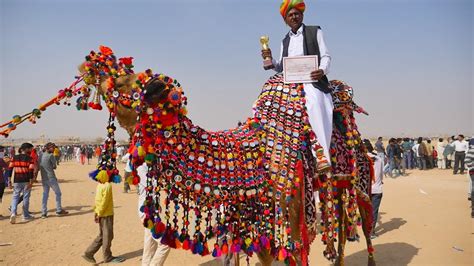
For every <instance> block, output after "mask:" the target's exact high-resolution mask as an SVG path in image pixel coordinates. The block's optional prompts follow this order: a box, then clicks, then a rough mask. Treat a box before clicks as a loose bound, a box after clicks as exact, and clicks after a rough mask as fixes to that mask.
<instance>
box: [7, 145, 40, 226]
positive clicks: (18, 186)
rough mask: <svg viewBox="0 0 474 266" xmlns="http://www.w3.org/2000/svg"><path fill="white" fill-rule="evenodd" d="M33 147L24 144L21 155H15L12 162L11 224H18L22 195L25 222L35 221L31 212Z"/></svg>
mask: <svg viewBox="0 0 474 266" xmlns="http://www.w3.org/2000/svg"><path fill="white" fill-rule="evenodd" d="M32 149H33V145H32V144H30V143H23V144H21V146H20V149H19V151H20V154H18V155H15V157H13V159H12V161H11V162H10V168H12V170H13V176H14V178H13V182H12V180H11V177H10V182H9V183H10V188H13V200H12V205H11V216H10V223H12V224H14V223H15V222H16V215H17V213H16V209H17V205H18V202H19V200H20V194H22V193H23V220H25V221H28V220H32V219H34V217H33V216H32V215H31V214H30V212H29V205H30V195H31V188H32V186H33V171H34V167H35V166H34V163H33V161H32V159H31V157H30V154H31V150H32Z"/></svg>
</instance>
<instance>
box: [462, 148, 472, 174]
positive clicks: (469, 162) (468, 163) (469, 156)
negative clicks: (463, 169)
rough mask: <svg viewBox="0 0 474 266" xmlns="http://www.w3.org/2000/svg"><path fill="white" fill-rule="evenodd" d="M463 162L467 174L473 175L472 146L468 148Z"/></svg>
mask: <svg viewBox="0 0 474 266" xmlns="http://www.w3.org/2000/svg"><path fill="white" fill-rule="evenodd" d="M464 162H465V163H466V166H467V168H468V169H469V174H474V145H471V146H470V147H469V150H468V151H467V154H466V158H465V159H464Z"/></svg>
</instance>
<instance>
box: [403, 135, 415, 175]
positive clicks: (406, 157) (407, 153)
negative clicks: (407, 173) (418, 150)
mask: <svg viewBox="0 0 474 266" xmlns="http://www.w3.org/2000/svg"><path fill="white" fill-rule="evenodd" d="M412 148H413V143H410V139H409V138H404V139H403V143H402V150H403V163H404V166H405V168H406V169H413V151H412Z"/></svg>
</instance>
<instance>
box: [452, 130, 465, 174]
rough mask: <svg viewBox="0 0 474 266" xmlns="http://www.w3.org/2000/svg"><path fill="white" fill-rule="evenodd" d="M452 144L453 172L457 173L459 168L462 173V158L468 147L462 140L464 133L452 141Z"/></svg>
mask: <svg viewBox="0 0 474 266" xmlns="http://www.w3.org/2000/svg"><path fill="white" fill-rule="evenodd" d="M453 146H454V169H453V174H455V175H456V174H457V173H458V170H459V168H461V169H460V170H461V175H463V174H464V159H465V156H466V153H467V150H468V149H469V145H468V143H467V141H465V140H464V135H459V136H458V139H457V140H456V141H454V142H453Z"/></svg>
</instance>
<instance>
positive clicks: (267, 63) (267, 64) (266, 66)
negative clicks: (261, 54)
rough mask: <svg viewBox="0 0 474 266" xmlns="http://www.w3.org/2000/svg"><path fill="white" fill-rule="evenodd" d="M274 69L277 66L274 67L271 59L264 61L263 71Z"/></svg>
mask: <svg viewBox="0 0 474 266" xmlns="http://www.w3.org/2000/svg"><path fill="white" fill-rule="evenodd" d="M273 68H275V66H274V65H273V63H272V60H271V59H267V60H263V69H265V70H269V69H273Z"/></svg>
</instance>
